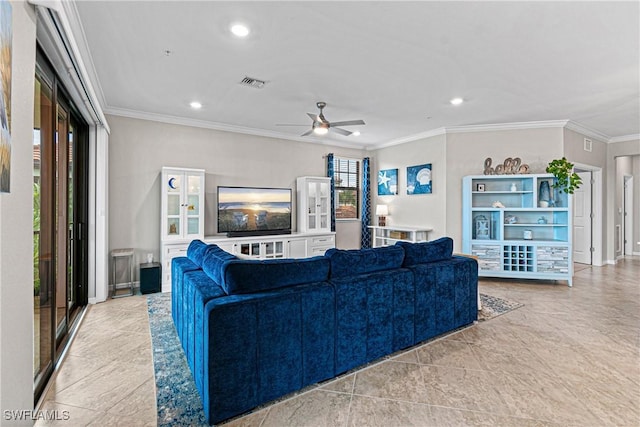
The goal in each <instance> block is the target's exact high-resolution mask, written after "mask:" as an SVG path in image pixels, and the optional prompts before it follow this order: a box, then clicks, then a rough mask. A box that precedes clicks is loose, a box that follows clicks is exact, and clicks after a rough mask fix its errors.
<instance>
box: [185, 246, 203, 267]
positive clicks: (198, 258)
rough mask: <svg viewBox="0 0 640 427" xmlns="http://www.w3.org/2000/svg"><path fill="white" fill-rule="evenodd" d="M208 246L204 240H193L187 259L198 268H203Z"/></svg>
mask: <svg viewBox="0 0 640 427" xmlns="http://www.w3.org/2000/svg"><path fill="white" fill-rule="evenodd" d="M207 247H208V245H207V244H206V243H205V242H203V241H202V240H198V239H196V240H192V241H191V243H189V247H188V248H187V258H189V259H190V260H191V262H193V263H194V264H195V265H197V266H198V267H202V257H203V256H204V252H205V251H206V250H207Z"/></svg>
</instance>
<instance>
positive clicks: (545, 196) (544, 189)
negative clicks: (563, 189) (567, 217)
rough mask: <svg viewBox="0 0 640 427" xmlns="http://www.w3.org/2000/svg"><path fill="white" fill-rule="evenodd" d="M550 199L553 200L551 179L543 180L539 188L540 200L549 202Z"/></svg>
mask: <svg viewBox="0 0 640 427" xmlns="http://www.w3.org/2000/svg"><path fill="white" fill-rule="evenodd" d="M549 200H551V188H550V187H549V181H541V182H540V189H539V190H538V201H539V202H542V201H545V202H547V203H549ZM547 206H548V205H547Z"/></svg>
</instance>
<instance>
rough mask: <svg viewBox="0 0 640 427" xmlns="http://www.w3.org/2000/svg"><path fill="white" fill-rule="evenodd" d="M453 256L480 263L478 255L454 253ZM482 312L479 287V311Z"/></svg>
mask: <svg viewBox="0 0 640 427" xmlns="http://www.w3.org/2000/svg"><path fill="white" fill-rule="evenodd" d="M453 256H460V257H466V258H472V259H475V260H476V262H477V261H478V256H477V255H471V254H461V253H454V254H453ZM480 310H482V301H481V300H480V286H478V311H480Z"/></svg>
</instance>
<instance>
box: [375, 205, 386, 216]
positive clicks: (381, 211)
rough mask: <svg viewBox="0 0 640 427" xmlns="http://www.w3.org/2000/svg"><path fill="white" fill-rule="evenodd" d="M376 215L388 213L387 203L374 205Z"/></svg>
mask: <svg viewBox="0 0 640 427" xmlns="http://www.w3.org/2000/svg"><path fill="white" fill-rule="evenodd" d="M376 215H379V216H385V215H389V207H388V206H387V205H376Z"/></svg>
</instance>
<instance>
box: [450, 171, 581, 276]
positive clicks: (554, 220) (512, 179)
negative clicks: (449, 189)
mask: <svg viewBox="0 0 640 427" xmlns="http://www.w3.org/2000/svg"><path fill="white" fill-rule="evenodd" d="M553 181H554V177H553V175H549V174H535V175H534V174H532V175H472V176H466V177H464V178H463V181H462V183H463V186H462V197H463V203H462V246H463V251H464V252H465V253H468V254H472V255H475V256H477V257H478V265H479V275H480V276H484V277H505V278H523V279H546V280H566V281H567V283H568V285H569V286H571V285H572V277H573V260H572V210H571V202H572V200H571V197H570V195H568V194H566V193H563V192H559V191H558V190H554V188H553V187H552V184H553ZM541 186H542V187H543V189H546V188H548V189H549V191H542V192H541V191H540V188H541ZM547 186H548V187H547ZM541 193H542V194H543V197H544V198H545V199H548V200H540V197H539V194H541ZM546 195H549V197H547V196H546ZM498 202H499V204H498Z"/></svg>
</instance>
